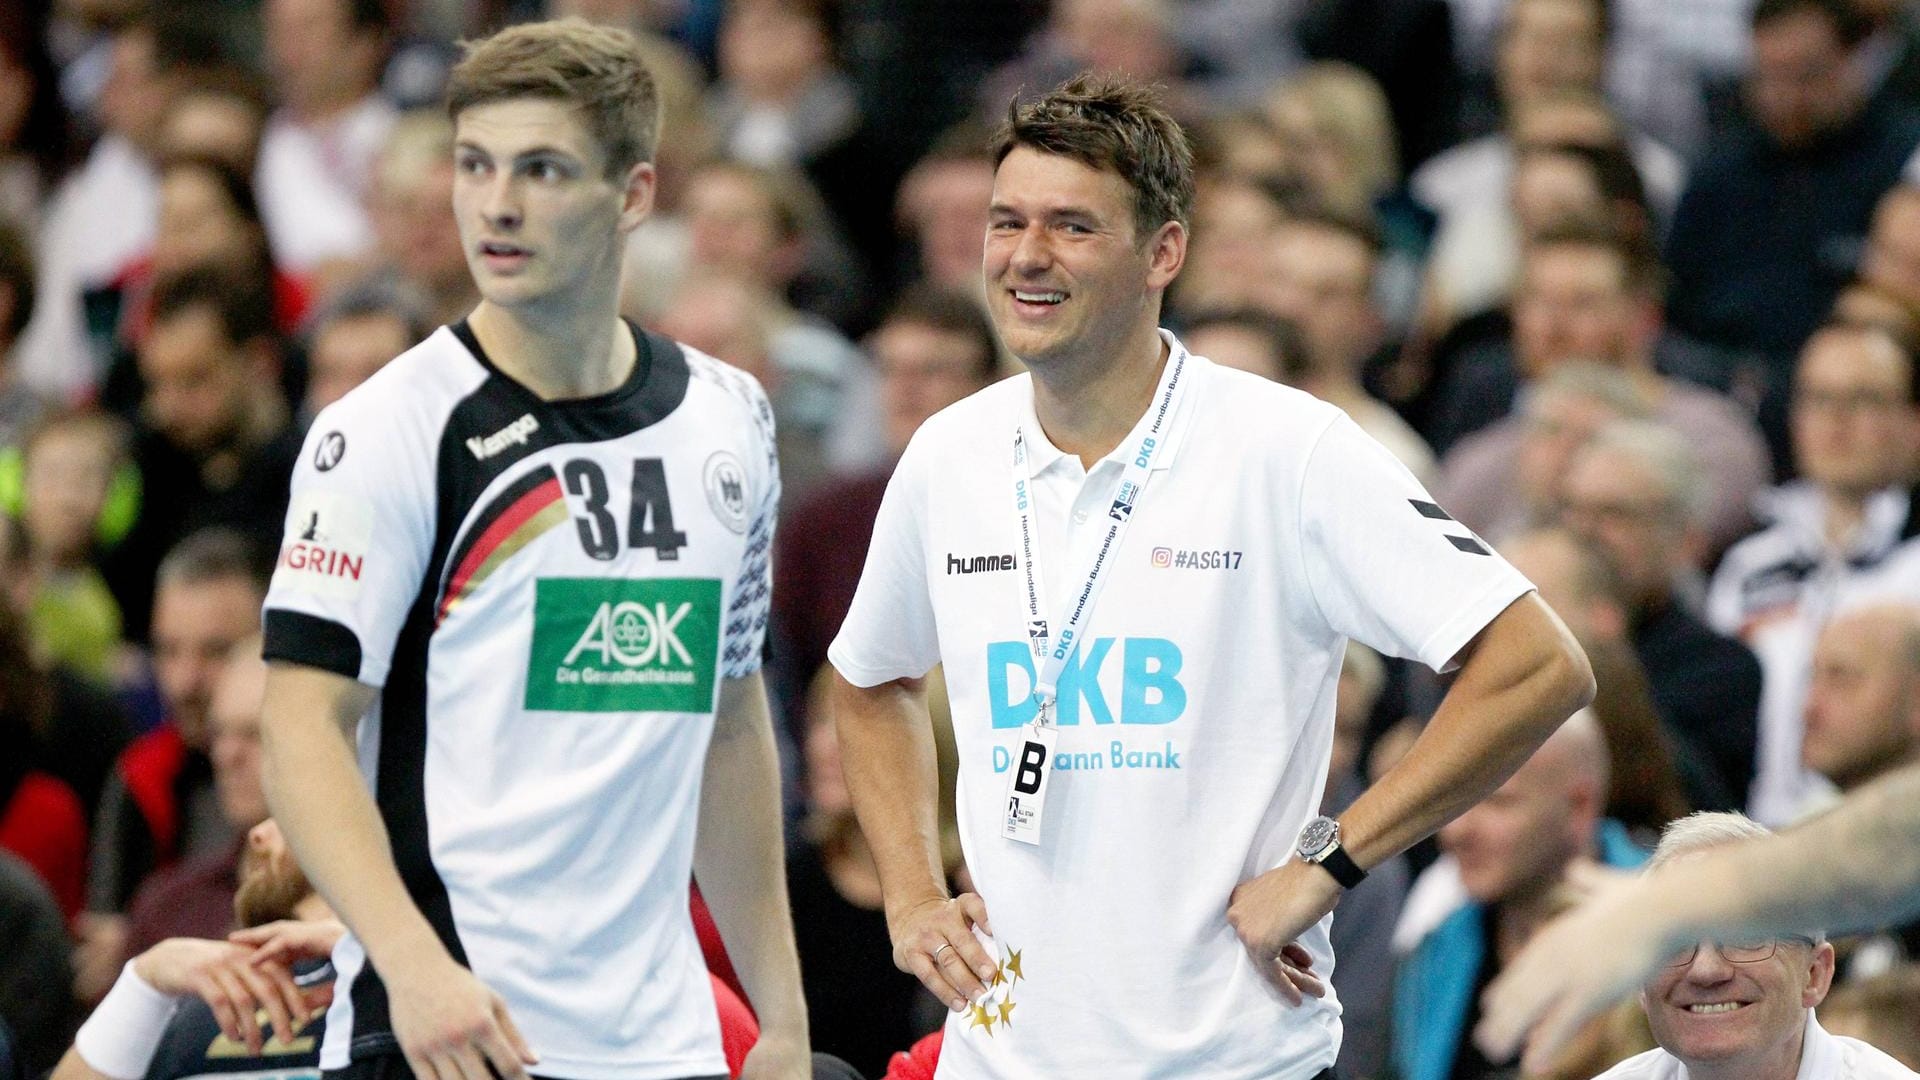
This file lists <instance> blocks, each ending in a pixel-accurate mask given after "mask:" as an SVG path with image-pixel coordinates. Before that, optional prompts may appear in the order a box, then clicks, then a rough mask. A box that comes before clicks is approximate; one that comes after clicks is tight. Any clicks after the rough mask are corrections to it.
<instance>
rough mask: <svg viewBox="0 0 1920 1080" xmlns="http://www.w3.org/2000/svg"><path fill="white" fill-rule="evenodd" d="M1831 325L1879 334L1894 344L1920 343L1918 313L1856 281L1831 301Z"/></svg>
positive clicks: (1871, 284) (1889, 294) (1886, 292)
mask: <svg viewBox="0 0 1920 1080" xmlns="http://www.w3.org/2000/svg"><path fill="white" fill-rule="evenodd" d="M1832 321H1834V322H1836V323H1839V324H1841V325H1843V326H1864V327H1870V328H1872V329H1875V330H1879V331H1881V332H1882V333H1884V334H1886V335H1887V336H1888V337H1891V338H1893V339H1894V340H1895V341H1899V342H1902V343H1906V342H1920V309H1916V308H1913V307H1910V306H1909V305H1908V304H1907V302H1906V301H1904V300H1902V299H1901V298H1900V297H1899V296H1897V295H1895V294H1894V293H1893V292H1892V291H1890V290H1888V289H1887V288H1886V287H1885V286H1882V285H1879V284H1877V283H1875V282H1872V281H1866V280H1861V281H1855V282H1854V283H1853V284H1851V285H1848V286H1847V287H1846V288H1844V289H1842V290H1840V295H1839V296H1838V297H1837V298H1836V299H1835V300H1834V301H1833V317H1832Z"/></svg>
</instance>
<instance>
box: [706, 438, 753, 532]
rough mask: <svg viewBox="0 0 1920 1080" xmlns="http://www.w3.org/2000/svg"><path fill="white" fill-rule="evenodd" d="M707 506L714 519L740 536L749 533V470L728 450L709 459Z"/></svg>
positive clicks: (716, 453)
mask: <svg viewBox="0 0 1920 1080" xmlns="http://www.w3.org/2000/svg"><path fill="white" fill-rule="evenodd" d="M705 471H706V486H707V503H708V504H709V505H710V506H712V507H713V516H714V517H717V518H719V519H720V522H721V524H723V525H725V526H726V527H727V528H729V529H732V530H733V531H734V532H736V533H745V532H746V531H747V470H746V468H745V467H744V466H742V465H741V464H740V459H739V458H737V457H734V456H733V455H732V454H729V453H728V452H726V451H725V450H718V451H715V452H714V454H713V456H712V457H710V458H708V459H707V467H706V470H705Z"/></svg>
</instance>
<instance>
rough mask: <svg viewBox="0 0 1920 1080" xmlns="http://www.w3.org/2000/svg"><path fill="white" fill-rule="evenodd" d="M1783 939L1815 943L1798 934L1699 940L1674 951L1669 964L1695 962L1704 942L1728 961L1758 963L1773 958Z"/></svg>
mask: <svg viewBox="0 0 1920 1080" xmlns="http://www.w3.org/2000/svg"><path fill="white" fill-rule="evenodd" d="M1782 941H1793V942H1798V943H1800V944H1803V945H1812V944H1813V939H1812V938H1808V937H1798V936H1789V937H1785V938H1750V939H1747V940H1744V941H1738V940H1736V941H1713V942H1698V943H1695V944H1693V945H1689V946H1687V948H1686V949H1684V950H1682V951H1680V952H1677V953H1674V954H1673V956H1671V957H1669V958H1668V959H1667V966H1668V967H1670V968H1683V967H1686V966H1687V965H1689V964H1691V963H1693V959H1694V957H1695V956H1697V955H1699V952H1700V946H1701V945H1703V944H1710V945H1712V946H1713V947H1714V949H1715V950H1717V951H1718V952H1719V953H1720V955H1721V957H1722V958H1723V959H1725V960H1726V961H1727V962H1728V963H1733V964H1757V963H1759V962H1760V961H1762V960H1771V959H1773V954H1774V953H1775V952H1778V951H1779V949H1780V943H1781V942H1782Z"/></svg>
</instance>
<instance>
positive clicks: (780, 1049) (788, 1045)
mask: <svg viewBox="0 0 1920 1080" xmlns="http://www.w3.org/2000/svg"><path fill="white" fill-rule="evenodd" d="M812 1076H813V1054H812V1052H810V1051H809V1050H808V1049H807V1043H806V1040H805V1039H783V1038H780V1037H778V1036H774V1035H762V1036H761V1037H760V1040H759V1041H758V1042H756V1043H754V1044H753V1049H752V1050H749V1051H747V1059H746V1060H745V1061H743V1062H741V1063H740V1080H809V1078H810V1077H812Z"/></svg>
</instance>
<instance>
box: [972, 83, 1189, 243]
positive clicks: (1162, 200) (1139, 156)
mask: <svg viewBox="0 0 1920 1080" xmlns="http://www.w3.org/2000/svg"><path fill="white" fill-rule="evenodd" d="M1017 146H1025V147H1030V148H1032V149H1034V150H1038V151H1040V152H1041V153H1043V154H1058V155H1060V156H1062V157H1069V158H1072V159H1073V160H1075V161H1078V162H1080V163H1081V164H1082V165H1086V166H1088V167H1089V168H1094V169H1101V170H1104V171H1107V172H1113V173H1118V174H1119V175H1120V178H1121V179H1123V180H1125V181H1126V182H1127V185H1128V186H1129V187H1131V188H1133V216H1134V223H1135V224H1136V225H1137V226H1138V232H1139V237H1138V239H1139V240H1140V242H1141V243H1145V242H1146V240H1147V238H1148V237H1149V236H1151V235H1153V233H1154V231H1155V230H1157V229H1159V228H1160V226H1162V225H1165V224H1166V223H1167V222H1169V221H1177V222H1179V223H1180V224H1182V225H1186V224H1188V223H1189V222H1190V221H1191V219H1192V217H1193V148H1192V146H1190V145H1189V144H1188V143H1187V136H1186V133H1185V132H1183V131H1181V130H1180V125H1179V124H1178V123H1176V122H1175V121H1174V119H1173V117H1172V116H1170V115H1168V113H1167V111H1166V109H1164V108H1162V107H1161V104H1160V99H1159V97H1158V96H1157V95H1156V94H1155V93H1154V92H1153V90H1152V89H1151V88H1149V87H1146V86H1141V85H1138V84H1135V83H1129V82H1123V81H1121V80H1118V79H1112V78H1108V77H1107V76H1104V75H1094V74H1081V75H1077V76H1075V77H1074V78H1073V79H1072V80H1070V81H1068V82H1066V83H1064V84H1062V85H1061V86H1058V87H1056V88H1054V89H1053V90H1050V91H1048V92H1047V93H1046V94H1044V95H1042V96H1041V97H1039V98H1038V99H1036V100H1034V101H1030V102H1026V103H1022V102H1021V101H1020V99H1019V98H1015V99H1014V100H1013V101H1012V102H1011V103H1010V104H1009V105H1008V106H1007V119H1006V120H1005V122H1003V123H1002V124H1001V125H1000V129H999V130H998V131H996V132H995V133H994V137H993V160H994V164H995V165H998V164H999V163H1000V162H1002V161H1005V160H1006V159H1007V155H1008V154H1010V153H1012V152H1013V150H1014V148H1015V147H1017Z"/></svg>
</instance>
